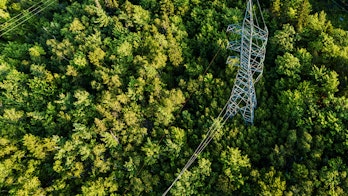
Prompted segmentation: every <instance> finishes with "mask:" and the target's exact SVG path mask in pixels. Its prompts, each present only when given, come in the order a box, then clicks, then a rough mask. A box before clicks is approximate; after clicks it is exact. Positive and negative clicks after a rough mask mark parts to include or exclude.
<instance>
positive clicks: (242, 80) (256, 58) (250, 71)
mask: <svg viewBox="0 0 348 196" xmlns="http://www.w3.org/2000/svg"><path fill="white" fill-rule="evenodd" d="M256 12H259V14H260V16H261V18H262V20H261V21H259V20H258V19H257V14H256ZM227 32H234V33H236V34H237V35H240V37H241V39H240V40H239V41H231V42H229V43H228V46H227V48H228V49H230V50H233V51H236V52H239V53H240V57H239V64H238V65H237V66H238V67H239V69H238V73H237V76H236V80H235V83H234V85H233V89H232V92H231V96H230V98H229V99H228V101H227V103H226V104H225V106H224V108H223V109H222V110H221V112H220V114H219V116H218V117H217V118H216V119H215V120H214V123H213V124H212V125H211V127H210V128H209V130H208V132H207V134H206V137H205V138H204V139H203V140H202V141H201V143H200V144H199V146H198V147H197V149H196V150H195V152H194V153H193V155H192V156H191V158H190V159H189V161H188V162H187V163H186V165H185V166H184V168H183V169H182V170H181V172H180V173H179V175H178V176H177V177H176V178H175V180H174V181H173V182H172V184H171V185H170V186H169V188H168V189H167V190H166V191H165V192H164V193H163V195H162V196H165V195H167V194H168V193H169V191H170V189H171V188H172V187H173V186H174V184H175V183H176V182H177V181H178V180H179V179H180V177H181V176H182V175H183V174H184V172H185V171H186V170H187V169H188V168H189V167H190V166H191V165H192V163H193V162H194V161H195V160H196V159H197V157H198V155H200V154H201V153H202V151H203V150H204V149H205V147H206V146H207V145H208V144H209V143H210V142H211V140H212V139H213V138H214V136H215V135H216V134H217V133H219V131H220V130H221V128H222V127H223V126H224V124H225V123H226V121H227V120H228V119H229V118H231V117H233V116H235V115H236V114H237V112H238V111H240V112H241V114H242V116H243V118H244V120H245V121H246V122H247V123H250V124H252V123H253V121H254V109H255V107H256V104H257V102H256V94H255V88H254V84H255V83H256V82H258V81H259V80H260V78H261V76H262V72H263V62H264V60H265V55H266V45H267V40H268V30H267V27H266V24H265V21H264V19H263V16H262V13H261V7H260V4H259V3H258V1H257V5H256V6H255V7H254V6H253V2H252V0H248V3H247V9H246V12H245V17H244V20H243V24H242V26H239V25H234V24H233V25H229V26H228V28H227ZM235 58H238V57H235V56H229V57H228V58H227V63H228V64H233V65H234V63H233V62H234V61H233V59H235Z"/></svg>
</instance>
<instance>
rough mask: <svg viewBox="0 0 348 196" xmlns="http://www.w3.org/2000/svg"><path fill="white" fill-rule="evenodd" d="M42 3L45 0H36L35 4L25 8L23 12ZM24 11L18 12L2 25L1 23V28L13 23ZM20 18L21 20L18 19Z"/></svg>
mask: <svg viewBox="0 0 348 196" xmlns="http://www.w3.org/2000/svg"><path fill="white" fill-rule="evenodd" d="M40 3H43V2H42V1H38V2H36V3H35V4H34V5H32V6H30V7H29V8H27V9H25V10H23V12H25V11H30V10H31V9H32V8H34V7H37V6H38V5H39V4H40ZM23 12H21V13H19V14H17V15H16V16H14V17H12V18H10V20H8V21H6V22H4V23H3V24H1V25H0V28H1V29H2V27H3V26H6V25H7V24H8V23H12V21H14V20H17V18H18V17H21V16H23ZM18 20H20V19H18Z"/></svg>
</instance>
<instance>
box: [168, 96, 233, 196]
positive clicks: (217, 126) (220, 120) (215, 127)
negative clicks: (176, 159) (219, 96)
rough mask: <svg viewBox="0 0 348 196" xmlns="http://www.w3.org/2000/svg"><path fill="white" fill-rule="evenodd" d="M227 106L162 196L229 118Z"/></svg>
mask: <svg viewBox="0 0 348 196" xmlns="http://www.w3.org/2000/svg"><path fill="white" fill-rule="evenodd" d="M228 105H229V102H227V103H226V105H225V106H224V108H223V109H222V110H221V112H220V114H219V116H218V117H217V118H216V119H215V120H214V123H213V124H212V125H211V127H210V128H209V130H208V132H207V134H206V135H207V136H206V137H205V138H204V139H203V140H202V141H201V143H200V144H199V145H198V147H197V149H196V150H195V152H194V153H193V154H192V156H191V158H190V159H189V161H187V163H186V165H185V166H184V167H183V168H182V170H181V172H180V173H179V175H178V176H177V177H176V178H175V180H174V181H173V182H172V184H171V185H170V186H169V187H168V189H167V190H166V191H165V192H164V193H163V194H162V196H165V195H167V194H168V192H169V191H170V190H171V189H172V188H173V186H174V184H175V183H176V182H177V181H178V180H179V179H180V177H181V176H182V175H183V174H184V173H185V171H186V170H187V169H188V168H189V167H190V166H191V165H192V164H193V163H194V161H195V160H196V159H197V157H198V156H199V155H200V154H201V153H202V151H203V150H204V149H205V148H206V147H207V146H208V144H209V143H210V142H211V140H212V139H213V138H214V136H215V135H216V134H217V133H218V132H219V131H220V129H221V127H223V126H224V124H225V123H226V121H227V120H228V118H229V117H230V114H229V112H228V111H227V107H228Z"/></svg>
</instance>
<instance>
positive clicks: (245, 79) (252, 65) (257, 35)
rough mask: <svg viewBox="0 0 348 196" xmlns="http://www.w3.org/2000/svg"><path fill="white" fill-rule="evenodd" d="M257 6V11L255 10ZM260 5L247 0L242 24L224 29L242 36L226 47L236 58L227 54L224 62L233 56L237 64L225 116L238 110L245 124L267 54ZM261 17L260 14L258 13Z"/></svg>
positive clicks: (250, 118)
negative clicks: (233, 52)
mask: <svg viewBox="0 0 348 196" xmlns="http://www.w3.org/2000/svg"><path fill="white" fill-rule="evenodd" d="M255 9H256V11H255ZM258 10H260V7H259V5H256V6H255V7H254V6H253V2H252V0H249V1H248V4H247V9H246V12H245V17H244V20H243V24H242V26H240V25H235V24H232V25H229V26H228V28H227V32H232V33H235V34H237V35H240V36H241V39H240V40H238V41H230V42H229V43H228V45H227V49H230V50H232V51H236V52H239V53H240V55H239V58H238V57H235V56H229V57H228V58H227V63H228V64H231V63H232V62H233V59H235V58H238V59H239V65H237V66H238V67H239V70H238V73H237V76H236V80H235V83H234V86H233V89H232V92H231V96H230V98H229V100H228V107H227V115H228V116H229V117H232V116H234V115H236V113H237V112H240V113H241V114H242V116H243V118H244V120H245V121H246V122H247V123H251V124H252V123H253V121H254V109H255V108H256V105H257V101H256V94H255V88H254V84H255V83H256V82H258V81H259V80H260V78H261V76H262V72H263V62H264V59H265V55H266V45H267V40H268V29H267V27H266V25H265V23H264V20H263V18H262V21H258V19H257V14H256V12H257V11H258ZM260 16H261V17H262V13H260Z"/></svg>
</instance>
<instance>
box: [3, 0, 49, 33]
mask: <svg viewBox="0 0 348 196" xmlns="http://www.w3.org/2000/svg"><path fill="white" fill-rule="evenodd" d="M53 3H54V0H48V1H45V2H44V3H43V4H42V5H39V6H38V7H36V8H35V9H33V10H29V13H28V14H23V16H21V17H19V18H18V17H17V16H18V15H17V16H16V17H15V18H18V19H16V20H15V21H13V22H11V23H10V26H6V27H5V31H4V29H1V30H2V31H4V32H3V33H1V35H0V37H2V36H4V35H5V34H7V33H8V32H10V31H12V30H13V29H15V28H16V27H18V26H19V25H21V24H23V23H24V22H26V21H28V20H29V19H31V18H32V17H34V16H35V15H37V14H39V13H40V12H42V11H43V10H45V9H46V8H47V7H49V6H50V5H52V4H53ZM37 5H38V3H37ZM26 11H28V9H27V10H26ZM30 14H32V15H30ZM27 15H30V16H29V17H27V18H25V17H26V16H27ZM23 18H25V19H24V20H22V19H23ZM18 21H20V22H19V23H18V24H15V23H17V22H18ZM3 25H4V24H3ZM13 25H14V26H13Z"/></svg>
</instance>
